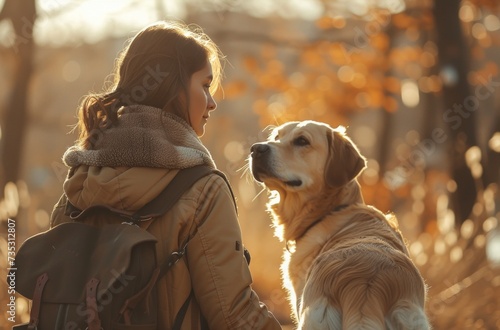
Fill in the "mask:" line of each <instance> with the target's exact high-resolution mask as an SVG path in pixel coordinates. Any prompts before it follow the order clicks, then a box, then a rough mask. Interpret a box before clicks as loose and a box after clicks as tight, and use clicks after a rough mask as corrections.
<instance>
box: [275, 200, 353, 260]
mask: <svg viewBox="0 0 500 330" xmlns="http://www.w3.org/2000/svg"><path fill="white" fill-rule="evenodd" d="M348 206H349V204H340V205H337V206H335V207H334V208H333V210H332V211H331V212H330V213H329V214H332V213H335V212H339V211H342V210H343V209H345V208H346V207H348ZM325 217H326V215H325V216H323V217H321V218H319V219H318V220H316V221H314V222H313V223H311V224H310V225H309V226H308V227H307V228H306V230H304V232H303V233H302V235H300V236H299V237H297V238H296V239H295V240H294V241H295V242H297V241H298V240H299V239H301V238H302V237H304V236H305V235H306V234H307V232H308V231H309V230H310V229H311V228H312V227H314V226H316V225H317V224H318V223H320V222H321V221H322V220H323V219H324V218H325ZM285 244H286V250H287V251H288V252H291V251H290V246H289V244H290V241H286V243H285ZM294 245H295V244H294Z"/></svg>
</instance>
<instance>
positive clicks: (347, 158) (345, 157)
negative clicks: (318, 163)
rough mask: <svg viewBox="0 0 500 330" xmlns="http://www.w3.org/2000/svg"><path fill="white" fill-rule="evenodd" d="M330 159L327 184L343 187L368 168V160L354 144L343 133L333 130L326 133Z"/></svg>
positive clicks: (328, 159)
mask: <svg viewBox="0 0 500 330" xmlns="http://www.w3.org/2000/svg"><path fill="white" fill-rule="evenodd" d="M326 137H327V140H328V158H327V160H326V164H325V182H326V183H327V184H328V185H329V186H332V187H341V186H343V185H345V184H347V183H349V182H350V181H351V180H353V179H354V178H356V177H357V176H358V174H359V173H360V172H361V171H362V170H363V169H364V168H365V167H366V160H365V158H364V157H363V156H361V154H360V153H359V151H358V149H357V148H356V146H355V145H354V143H353V142H352V141H351V140H350V139H349V138H348V137H347V136H345V135H344V134H343V133H340V132H338V131H336V130H333V129H332V130H331V131H329V132H327V133H326Z"/></svg>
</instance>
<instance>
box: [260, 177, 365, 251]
mask: <svg viewBox="0 0 500 330" xmlns="http://www.w3.org/2000/svg"><path fill="white" fill-rule="evenodd" d="M319 191H323V193H322V194H319V195H316V196H313V197H312V198H310V199H308V200H303V199H301V198H300V194H294V193H293V192H286V191H279V194H280V202H278V203H274V204H273V203H271V204H269V205H268V206H269V209H270V211H271V212H272V213H273V215H274V225H275V226H276V236H278V238H279V239H280V240H281V241H285V242H288V241H295V240H297V239H298V238H299V237H301V236H302V235H303V234H304V233H305V232H306V231H307V230H308V228H309V227H310V226H311V225H312V224H313V223H314V222H316V221H318V220H320V219H321V218H322V217H324V216H325V215H326V214H328V213H329V212H331V211H333V210H334V209H335V208H336V207H338V206H341V205H350V204H358V203H362V204H364V201H363V196H362V195H361V189H360V187H359V183H358V182H357V181H356V180H355V179H354V180H352V181H351V182H349V183H348V184H346V185H344V186H342V187H330V188H326V189H320V190H319ZM293 219H295V220H294V221H292V220H293Z"/></svg>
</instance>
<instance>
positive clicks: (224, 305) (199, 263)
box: [187, 175, 281, 329]
mask: <svg viewBox="0 0 500 330" xmlns="http://www.w3.org/2000/svg"><path fill="white" fill-rule="evenodd" d="M195 222H196V223H197V224H198V226H199V227H198V230H197V233H196V234H195V236H194V237H193V238H192V240H191V241H190V243H189V245H188V251H187V260H188V267H189V272H190V275H191V280H192V285H193V290H194V294H195V297H196V300H197V301H198V303H199V305H200V308H201V311H202V313H203V315H204V316H205V318H206V319H207V321H208V323H209V326H210V328H211V329H281V326H280V325H279V323H278V321H277V320H276V319H275V318H274V316H273V314H272V313H271V312H270V311H268V309H267V307H266V306H265V305H264V304H263V303H261V302H260V301H259V297H258V296H257V294H256V293H255V292H254V291H253V290H252V288H251V283H252V278H251V275H250V270H249V268H248V264H247V262H246V259H245V257H244V254H243V244H242V242H241V231H240V226H239V223H238V218H237V214H236V210H235V207H234V203H233V199H232V197H231V193H230V190H229V188H228V186H227V184H226V182H225V181H224V180H223V179H222V178H221V177H219V176H217V175H212V176H211V178H210V179H209V180H208V181H207V184H206V185H205V187H204V188H203V191H202V193H201V195H200V198H199V202H198V208H197V210H196V213H195Z"/></svg>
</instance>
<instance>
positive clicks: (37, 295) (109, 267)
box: [14, 165, 234, 330]
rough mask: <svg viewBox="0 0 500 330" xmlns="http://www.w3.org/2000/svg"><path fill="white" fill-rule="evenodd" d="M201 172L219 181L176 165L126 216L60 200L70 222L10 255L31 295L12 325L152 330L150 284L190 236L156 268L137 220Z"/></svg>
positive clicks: (166, 204)
mask: <svg viewBox="0 0 500 330" xmlns="http://www.w3.org/2000/svg"><path fill="white" fill-rule="evenodd" d="M209 173H216V174H219V175H221V176H222V177H223V178H224V179H225V180H226V182H227V179H226V178H225V176H224V174H222V173H221V172H219V171H217V170H214V169H212V168H210V167H208V166H206V165H199V166H196V167H193V168H189V169H184V170H181V171H179V173H178V174H177V175H176V176H175V177H174V179H173V180H172V182H171V183H170V184H169V185H168V186H167V188H165V190H163V191H162V192H161V193H160V195H159V196H158V197H156V198H155V199H153V200H152V201H151V202H149V203H148V204H146V205H145V206H144V207H143V208H141V209H140V210H138V211H137V212H135V213H134V214H132V215H130V214H127V213H125V212H123V211H120V210H116V209H112V208H110V207H107V206H103V205H97V206H92V207H90V208H87V209H85V210H83V211H80V210H78V209H76V208H74V207H72V206H71V205H68V207H67V213H68V214H69V215H70V217H71V218H72V219H73V222H67V223H62V224H59V225H57V226H55V227H53V228H51V229H49V230H48V231H46V232H43V233H40V234H37V235H34V236H32V237H30V238H28V239H27V240H26V241H25V242H24V243H23V244H22V246H21V247H20V249H19V251H18V253H17V255H16V259H15V267H16V268H17V272H16V291H17V292H18V293H20V294H21V295H23V296H25V297H26V298H28V299H31V300H32V307H31V312H30V322H29V323H28V324H23V325H19V326H15V327H14V329H42V330H44V329H64V330H67V329H68V330H76V329H82V330H84V329H89V330H100V329H105V330H108V329H124V330H126V329H134V330H150V329H151V330H153V329H156V328H157V310H156V309H157V293H156V290H155V287H156V283H157V282H158V280H159V279H161V278H162V277H163V276H164V275H165V274H166V273H167V272H168V270H169V269H170V268H171V267H172V266H173V265H174V264H175V263H176V262H177V261H178V260H179V259H181V258H182V257H183V255H184V254H185V252H186V247H187V244H188V242H189V239H190V238H188V239H187V240H186V242H183V244H182V245H181V246H180V247H179V249H178V250H177V251H173V252H172V253H171V254H170V255H169V256H168V258H167V259H166V260H164V261H163V262H162V263H161V264H160V265H157V262H156V250H155V244H156V242H157V239H156V238H155V237H154V236H153V235H152V234H150V233H149V232H147V231H146V230H144V229H142V228H140V227H139V226H138V224H139V223H140V222H141V221H147V220H151V219H154V218H155V217H158V216H160V215H163V214H164V213H166V212H167V211H168V210H169V209H170V208H171V207H172V206H173V205H174V204H175V203H176V202H177V201H178V199H179V198H180V197H181V195H182V194H183V193H184V192H185V191H186V190H187V189H189V188H190V187H191V186H192V185H193V184H194V183H195V182H196V181H197V180H198V179H200V178H201V177H203V176H205V175H208V174H209ZM231 193H232V192H231ZM233 198H234V197H233ZM68 204H69V201H68ZM89 219H90V220H91V221H90V223H89V221H86V223H83V222H82V220H89ZM191 297H192V293H191V294H190V296H189V297H188V299H187V300H186V302H185V303H184V304H183V306H182V307H181V310H180V311H179V312H178V313H177V315H176V317H175V322H174V327H173V328H174V329H178V328H180V326H181V324H182V321H183V319H184V315H185V314H186V311H187V308H188V305H189V301H190V300H191Z"/></svg>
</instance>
